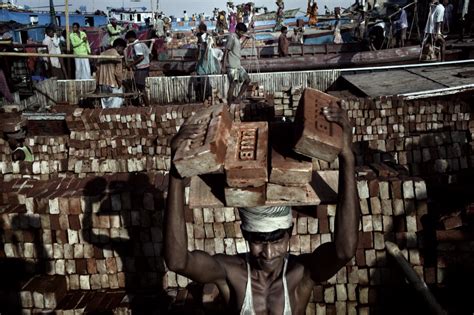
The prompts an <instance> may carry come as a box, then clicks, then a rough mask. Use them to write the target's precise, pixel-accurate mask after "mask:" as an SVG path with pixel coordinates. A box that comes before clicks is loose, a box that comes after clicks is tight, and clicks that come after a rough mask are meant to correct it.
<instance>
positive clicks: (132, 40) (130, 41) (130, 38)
mask: <svg viewBox="0 0 474 315" xmlns="http://www.w3.org/2000/svg"><path fill="white" fill-rule="evenodd" d="M135 39H136V38H134V37H129V38H127V41H128V43H129V44H131V43H133V42H134V41H135Z"/></svg>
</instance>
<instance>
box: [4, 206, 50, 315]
mask: <svg viewBox="0 0 474 315" xmlns="http://www.w3.org/2000/svg"><path fill="white" fill-rule="evenodd" d="M15 209H19V207H13V208H12V211H16V210H15ZM10 213H11V212H10ZM40 226H41V222H40V219H39V217H37V216H31V215H27V214H24V213H18V214H15V215H14V216H13V217H12V219H11V221H10V223H9V224H7V223H6V222H4V221H3V220H2V218H0V279H1V280H0V314H12V315H15V314H22V298H21V291H22V288H23V286H24V285H25V284H26V283H27V282H28V281H29V280H30V279H31V278H32V277H34V276H35V275H38V274H46V273H48V272H49V271H50V270H49V269H50V268H49V264H47V260H48V259H49V257H47V254H46V250H45V249H44V245H43V241H42V236H41V231H40ZM22 243H28V244H29V245H32V246H24V245H23V244H22ZM18 257H22V258H18Z"/></svg>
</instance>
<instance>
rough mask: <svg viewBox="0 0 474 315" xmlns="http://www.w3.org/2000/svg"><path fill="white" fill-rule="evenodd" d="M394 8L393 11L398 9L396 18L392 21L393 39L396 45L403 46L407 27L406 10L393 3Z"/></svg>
mask: <svg viewBox="0 0 474 315" xmlns="http://www.w3.org/2000/svg"><path fill="white" fill-rule="evenodd" d="M394 8H395V11H399V17H398V19H397V20H396V21H395V22H393V24H394V27H395V39H396V41H397V43H396V45H397V47H405V40H406V38H407V29H408V20H407V12H406V11H405V9H403V8H401V9H400V7H399V6H398V5H395V6H394Z"/></svg>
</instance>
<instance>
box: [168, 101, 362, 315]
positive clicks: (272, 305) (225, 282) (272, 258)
mask: <svg viewBox="0 0 474 315" xmlns="http://www.w3.org/2000/svg"><path fill="white" fill-rule="evenodd" d="M323 114H324V116H325V117H326V119H327V120H329V121H330V122H335V123H337V124H339V125H340V126H342V128H343V147H342V151H341V153H340V154H339V165H340V171H339V199H338V204H337V210H336V218H335V232H334V238H333V242H330V243H324V244H322V245H321V246H319V247H318V248H316V250H315V251H314V252H313V253H310V254H301V255H298V256H295V255H290V254H289V253H288V251H289V240H290V236H291V232H292V229H293V224H292V214H291V208H290V207H259V208H241V209H239V211H240V218H241V220H242V224H241V229H242V234H243V236H244V238H245V240H246V241H247V245H248V252H247V253H246V254H239V255H223V254H217V255H213V256H211V255H209V254H208V253H206V252H204V251H199V250H194V251H188V249H187V248H188V244H187V236H186V223H185V218H184V182H183V178H181V177H180V176H179V174H178V172H177V170H176V167H175V165H174V163H173V164H172V165H171V171H170V182H169V187H168V201H167V202H168V204H167V210H166V213H165V222H164V225H163V226H164V227H165V232H164V257H165V261H166V264H167V266H168V268H169V269H170V270H172V271H174V272H176V273H178V274H181V275H183V276H185V277H188V278H190V279H191V280H193V281H196V282H201V283H214V284H216V286H217V287H218V288H219V291H220V294H221V296H222V298H223V300H224V301H225V302H226V303H227V305H228V307H229V309H232V310H235V311H238V312H239V313H240V314H268V313H272V314H305V310H306V306H307V304H308V301H309V299H310V296H311V292H312V290H313V287H314V285H315V284H316V283H320V282H323V281H326V280H328V279H330V278H331V277H332V276H333V275H334V274H336V273H337V272H338V271H339V269H341V268H342V267H344V266H345V265H346V264H347V263H348V262H349V261H350V260H351V259H352V257H353V256H354V255H355V252H356V248H357V238H358V225H359V203H358V197H357V194H356V184H355V175H354V172H355V170H354V164H355V161H354V155H353V153H352V150H351V144H352V131H351V125H350V123H349V119H348V118H347V114H346V113H345V112H344V111H343V110H342V109H340V108H338V107H326V108H324V110H323ZM202 128H203V127H199V126H196V125H194V126H192V125H189V126H184V127H182V128H181V130H180V131H179V133H178V135H176V136H175V137H174V139H173V140H172V143H171V150H172V157H173V156H174V153H175V152H176V149H177V148H178V147H179V146H180V144H181V143H182V142H183V141H185V139H190V138H191V139H194V138H196V137H199V136H198V135H199V134H202V132H200V131H201V129H202ZM172 160H173V159H172Z"/></svg>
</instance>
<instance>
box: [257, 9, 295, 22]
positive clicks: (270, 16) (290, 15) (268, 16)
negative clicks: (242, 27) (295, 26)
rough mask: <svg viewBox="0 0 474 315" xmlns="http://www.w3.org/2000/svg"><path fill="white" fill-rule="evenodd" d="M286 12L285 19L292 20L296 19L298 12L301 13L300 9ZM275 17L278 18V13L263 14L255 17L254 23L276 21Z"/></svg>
mask: <svg viewBox="0 0 474 315" xmlns="http://www.w3.org/2000/svg"><path fill="white" fill-rule="evenodd" d="M284 12H285V13H284V14H285V15H284V18H285V19H291V18H294V17H296V15H297V14H298V12H300V8H297V9H289V10H285V11H284ZM275 17H276V11H272V12H267V13H263V14H257V15H255V16H254V17H253V19H254V21H267V20H275Z"/></svg>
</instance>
